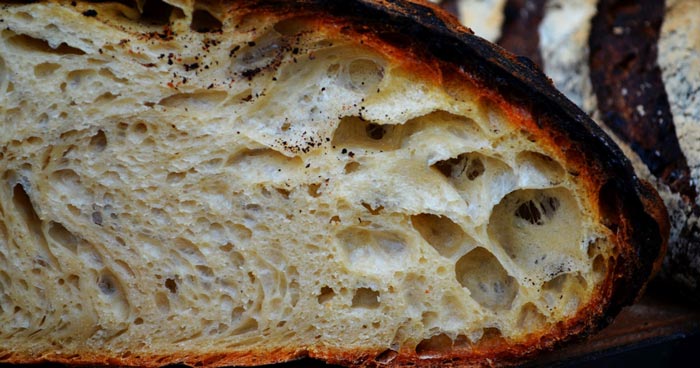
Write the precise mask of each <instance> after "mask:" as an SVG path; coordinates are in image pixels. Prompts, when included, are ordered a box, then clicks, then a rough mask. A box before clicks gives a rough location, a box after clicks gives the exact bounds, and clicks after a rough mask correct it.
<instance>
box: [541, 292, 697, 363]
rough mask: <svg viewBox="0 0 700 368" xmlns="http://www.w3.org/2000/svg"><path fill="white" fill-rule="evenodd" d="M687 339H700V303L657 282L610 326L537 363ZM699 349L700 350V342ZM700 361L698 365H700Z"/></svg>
mask: <svg viewBox="0 0 700 368" xmlns="http://www.w3.org/2000/svg"><path fill="white" fill-rule="evenodd" d="M684 339H693V343H696V342H697V341H698V340H699V339H700V306H698V305H694V304H692V303H690V302H688V301H686V300H684V299H682V298H679V297H678V296H676V295H674V294H673V293H672V292H669V291H668V290H664V285H653V286H652V287H650V288H649V290H648V291H647V293H646V294H645V295H644V296H643V297H642V298H641V299H640V300H639V301H637V303H635V304H634V305H632V306H629V307H627V308H625V309H623V310H622V312H620V314H619V315H618V316H617V318H615V321H613V323H612V324H611V325H610V326H608V327H607V328H605V329H603V330H602V331H600V332H599V333H597V334H595V335H592V336H590V337H589V338H587V339H585V340H583V341H580V342H577V343H573V344H571V345H568V346H566V347H564V348H562V349H559V350H557V351H553V352H551V353H548V354H545V355H544V356H542V357H540V358H539V359H537V360H535V361H534V362H533V364H534V365H538V366H549V365H553V364H556V363H561V362H566V361H572V362H576V361H578V360H591V359H603V357H604V356H605V354H607V355H614V354H622V353H629V354H634V353H635V350H637V351H638V352H639V353H640V354H641V353H643V352H644V349H651V350H653V349H654V347H655V346H657V345H663V344H672V343H673V342H679V343H683V340H684ZM697 350H698V353H700V345H698V346H697ZM671 358H673V357H671ZM698 364H699V365H696V366H700V363H698Z"/></svg>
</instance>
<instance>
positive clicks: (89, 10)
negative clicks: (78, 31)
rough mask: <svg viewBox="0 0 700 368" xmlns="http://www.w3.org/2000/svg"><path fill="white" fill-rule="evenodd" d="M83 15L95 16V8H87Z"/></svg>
mask: <svg viewBox="0 0 700 368" xmlns="http://www.w3.org/2000/svg"><path fill="white" fill-rule="evenodd" d="M83 15H84V16H86V17H96V16H97V11H96V10H95V9H88V10H86V11H84V12H83Z"/></svg>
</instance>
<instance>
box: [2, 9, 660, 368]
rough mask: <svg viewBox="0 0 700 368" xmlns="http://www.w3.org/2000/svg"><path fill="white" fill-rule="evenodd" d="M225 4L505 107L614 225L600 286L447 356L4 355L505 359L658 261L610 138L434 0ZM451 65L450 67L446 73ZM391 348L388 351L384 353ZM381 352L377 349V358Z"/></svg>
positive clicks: (136, 360) (597, 309) (590, 320)
mask: <svg viewBox="0 0 700 368" xmlns="http://www.w3.org/2000/svg"><path fill="white" fill-rule="evenodd" d="M225 4H227V5H229V6H230V7H231V11H232V12H236V13H240V12H255V13H258V14H261V13H262V14H265V13H267V14H269V15H270V16H274V17H278V18H287V17H294V16H308V17H309V18H313V19H316V22H318V23H319V25H323V27H325V28H327V29H331V30H333V31H334V32H338V33H339V34H352V36H353V37H354V38H356V39H358V40H362V41H363V42H364V43H367V44H371V45H372V46H373V47H375V48H378V49H380V50H382V51H384V52H385V53H386V54H387V55H390V56H391V57H393V59H394V60H395V61H397V62H398V61H402V62H403V63H404V66H405V67H407V68H409V69H410V70H412V71H413V72H414V73H417V74H420V75H421V76H423V77H425V78H429V79H431V80H432V81H434V82H435V83H443V82H444V81H445V80H447V79H451V78H457V79H459V80H460V82H461V83H464V84H465V85H471V86H474V89H473V91H474V92H476V93H478V94H479V95H480V97H481V98H483V99H488V100H490V101H492V102H494V103H497V104H499V106H500V107H501V108H502V109H503V110H504V111H505V113H506V115H508V117H509V119H508V120H509V121H510V122H517V124H518V127H519V128H520V129H522V130H524V131H526V132H527V133H528V134H530V135H531V136H532V139H534V140H537V141H538V142H540V144H542V145H545V146H547V147H549V148H550V149H551V150H552V151H553V152H557V153H559V155H560V156H561V158H563V159H564V160H565V161H566V162H567V164H568V165H569V166H568V168H569V170H573V171H575V174H576V175H578V177H579V178H580V180H581V182H582V183H583V185H584V186H585V187H586V188H587V189H588V192H589V197H590V198H591V200H592V201H595V202H596V203H599V205H598V207H599V208H598V211H599V213H600V217H601V220H602V221H603V222H604V223H605V224H606V225H607V226H608V228H610V230H611V231H612V232H614V234H615V235H614V238H615V240H616V241H617V244H616V246H617V247H618V248H619V249H618V251H619V252H618V253H619V256H618V257H617V258H615V260H614V261H613V263H612V264H610V265H609V266H610V267H611V268H612V269H613V271H612V272H608V275H607V278H606V279H605V281H604V282H603V283H602V284H601V287H600V289H599V292H598V293H597V294H596V296H595V297H594V298H593V299H592V300H591V301H590V302H589V303H588V304H587V305H586V306H584V307H582V308H581V309H580V310H579V312H578V314H577V315H576V316H575V317H574V318H571V319H570V320H568V321H566V322H562V323H560V324H558V325H556V326H552V327H551V328H550V330H549V331H548V332H547V333H546V334H544V335H542V336H531V337H528V338H526V339H524V340H523V341H518V342H515V343H514V342H509V341H505V340H503V339H499V338H493V339H482V340H480V342H479V343H478V344H476V345H473V346H468V347H464V348H456V349H455V350H453V351H452V352H451V353H450V356H449V357H444V356H439V357H435V358H425V357H420V356H418V354H417V353H416V352H415V351H400V352H398V353H399V354H398V355H395V354H392V353H388V354H387V353H386V352H384V351H376V352H368V351H351V350H350V351H349V350H338V349H331V348H318V349H314V350H294V349H289V350H285V349H282V350H275V351H264V352H263V351H254V352H248V353H230V354H226V353H222V354H212V355H191V354H188V353H180V354H168V355H163V356H145V355H144V356H124V357H113V356H106V355H99V354H91V353H85V354H82V355H80V356H64V355H61V354H58V353H55V354H51V355H46V356H42V357H31V356H23V355H11V356H9V357H4V358H3V360H5V361H7V362H11V363H39V362H47V361H51V362H60V363H67V364H109V365H130V366H132V365H134V366H136V365H138V366H161V365H165V364H170V363H176V362H181V363H185V364H189V365H197V366H224V365H231V364H236V365H259V364H268V363H276V362H281V361H286V360H292V359H298V358H302V357H311V358H319V359H323V360H326V361H327V362H329V363H338V364H344V365H352V366H382V365H385V364H389V365H391V366H407V365H416V366H443V367H450V366H464V365H484V364H498V365H512V364H517V363H519V362H522V360H523V359H525V358H527V357H530V356H532V355H534V354H536V353H537V352H539V351H542V350H546V349H552V348H554V347H555V346H557V345H559V344H561V343H563V342H564V341H567V340H570V339H572V338H574V337H583V336H585V335H587V334H589V333H592V332H593V331H595V330H597V329H599V328H602V327H603V326H605V325H607V324H608V323H609V322H610V321H611V320H612V318H613V317H614V316H615V315H616V314H617V313H618V312H619V310H620V309H621V308H622V307H623V306H625V305H628V304H630V303H631V302H633V301H634V300H635V298H636V297H637V295H638V291H639V290H640V289H641V288H642V287H643V286H644V285H645V284H646V282H647V280H648V279H649V277H650V275H651V274H652V273H653V272H654V270H655V269H657V268H658V265H659V261H660V259H661V256H662V255H663V252H664V250H665V247H666V241H667V238H668V227H669V225H668V218H667V214H666V211H665V207H664V205H663V203H662V201H661V200H660V198H659V197H658V195H657V194H656V193H655V191H653V190H652V189H650V188H649V186H648V185H646V184H645V183H642V182H640V181H639V180H638V179H637V178H636V176H635V175H634V172H633V170H632V168H631V165H630V163H629V161H628V160H627V159H626V158H625V157H624V155H623V154H622V152H621V151H620V150H619V148H618V147H617V146H616V145H615V144H614V143H613V142H612V141H611V140H610V138H609V137H608V136H607V135H605V134H604V133H603V131H602V130H600V128H599V127H598V126H597V125H596V124H595V123H593V121H591V120H590V118H588V117H587V115H586V114H585V113H583V112H582V111H581V110H580V109H579V108H578V107H576V106H575V105H574V104H573V103H571V102H570V101H568V100H567V99H566V98H565V97H564V96H563V95H562V94H561V93H559V92H558V91H556V90H555V89H554V87H553V86H552V83H551V81H550V80H549V79H548V78H546V76H545V75H544V74H543V73H542V72H541V71H539V69H537V68H536V67H534V66H533V65H532V63H531V62H529V60H526V59H521V58H518V57H516V56H514V55H512V54H510V53H508V52H506V51H505V50H503V49H501V48H500V47H497V46H494V45H492V44H489V43H487V42H486V41H484V40H482V39H481V38H479V37H476V36H473V35H472V34H471V32H470V31H469V30H468V29H467V28H465V27H463V26H461V25H459V24H458V23H457V22H456V20H455V19H453V18H451V17H448V16H447V15H446V13H445V12H444V11H443V10H441V9H439V8H438V7H436V6H433V5H429V4H427V3H424V2H420V1H409V2H399V3H393V2H389V1H382V0H348V1H343V2H338V1H329V0H303V1H297V2H294V3H291V2H287V1H273V0H259V1H246V2H243V1H227V2H225ZM448 73H451V75H450V76H448V75H447V74H448ZM392 357H393V359H391V358H392ZM385 358H386V359H385Z"/></svg>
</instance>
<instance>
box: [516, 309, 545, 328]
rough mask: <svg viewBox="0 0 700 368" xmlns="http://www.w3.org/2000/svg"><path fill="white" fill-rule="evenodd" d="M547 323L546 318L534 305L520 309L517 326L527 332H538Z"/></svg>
mask: <svg viewBox="0 0 700 368" xmlns="http://www.w3.org/2000/svg"><path fill="white" fill-rule="evenodd" d="M546 322H547V319H546V318H545V316H544V315H543V314H542V313H541V312H540V310H539V309H538V308H537V307H536V306H535V305H534V304H532V303H527V304H525V305H523V306H522V308H520V313H518V320H517V326H518V328H519V329H522V330H525V331H537V330H538V329H540V328H542V326H544V324H545V323H546Z"/></svg>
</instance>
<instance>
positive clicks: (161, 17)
mask: <svg viewBox="0 0 700 368" xmlns="http://www.w3.org/2000/svg"><path fill="white" fill-rule="evenodd" d="M174 9H175V7H174V6H172V5H170V4H168V3H166V2H164V1H162V0H148V1H145V2H144V4H143V12H142V13H141V18H140V20H141V21H142V22H145V23H148V24H152V25H159V26H164V25H166V24H168V23H170V14H171V13H172V12H173V10H174Z"/></svg>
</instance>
